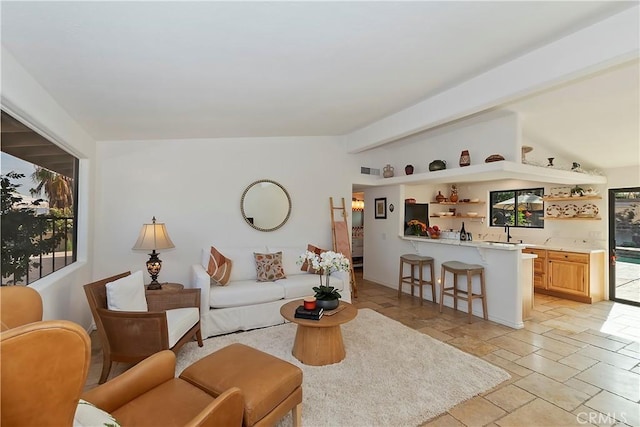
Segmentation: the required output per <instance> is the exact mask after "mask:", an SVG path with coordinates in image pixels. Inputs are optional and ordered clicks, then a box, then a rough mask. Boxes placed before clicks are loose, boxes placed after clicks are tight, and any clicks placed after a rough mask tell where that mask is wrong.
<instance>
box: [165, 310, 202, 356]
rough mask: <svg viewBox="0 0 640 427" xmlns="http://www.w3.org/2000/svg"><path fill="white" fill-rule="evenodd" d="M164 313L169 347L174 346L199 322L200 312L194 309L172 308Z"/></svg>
mask: <svg viewBox="0 0 640 427" xmlns="http://www.w3.org/2000/svg"><path fill="white" fill-rule="evenodd" d="M165 313H166V315H167V329H168V332H169V347H173V346H174V345H176V343H177V342H178V341H179V340H180V338H182V337H183V336H184V335H185V334H186V333H187V332H188V331H189V329H191V328H193V327H194V326H195V324H196V323H198V321H199V320H200V310H198V309H197V308H196V307H188V308H174V309H173V310H167V311H166V312H165Z"/></svg>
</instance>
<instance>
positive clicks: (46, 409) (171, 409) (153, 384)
mask: <svg viewBox="0 0 640 427" xmlns="http://www.w3.org/2000/svg"><path fill="white" fill-rule="evenodd" d="M0 354H1V355H2V357H1V358H0V372H1V375H0V389H2V410H1V411H0V425H3V426H16V427H19V426H42V427H47V426H51V427H57V426H71V425H83V422H82V421H83V420H82V419H81V417H80V416H79V414H78V413H77V412H76V410H77V409H78V408H79V407H80V406H85V407H86V406H87V405H86V404H80V405H79V404H78V403H79V399H80V398H82V399H84V400H86V401H88V402H90V403H92V404H94V405H95V406H96V407H97V408H99V409H100V410H102V411H106V412H107V414H104V413H102V412H101V411H99V410H95V408H93V409H92V417H91V420H87V419H86V418H85V419H84V421H86V422H89V423H90V425H113V423H112V422H111V417H110V416H109V415H111V416H113V417H114V418H115V419H116V421H118V422H119V423H120V425H123V426H147V425H148V426H180V427H182V426H188V427H196V426H203V427H204V426H212V427H213V426H230V427H233V426H236V427H240V426H241V425H242V417H243V410H244V399H243V396H242V393H241V392H240V389H238V388H230V389H228V390H226V391H224V392H223V393H222V394H220V395H219V396H217V397H215V396H212V395H210V394H208V393H206V392H205V391H203V390H201V389H200V388H198V387H196V386H194V385H192V384H191V383H189V382H187V381H185V380H182V379H180V378H175V354H174V353H172V352H171V351H166V350H165V351H162V352H160V353H158V354H155V355H153V356H151V357H149V358H148V359H146V360H144V361H142V362H141V363H139V364H138V365H136V366H134V367H133V368H131V369H129V370H128V371H127V372H125V373H123V374H122V375H120V376H118V377H117V378H114V379H112V380H111V381H108V382H107V383H106V384H103V385H101V386H98V387H97V388H94V389H93V390H90V391H88V392H86V393H85V394H84V395H83V394H82V389H83V387H84V385H85V382H86V378H87V373H88V371H89V366H90V361H91V341H90V339H89V335H88V334H87V332H86V331H85V330H84V329H83V328H82V327H80V325H77V324H75V323H73V322H69V321H66V320H54V321H46V322H35V323H29V324H27V325H23V326H18V327H16V328H12V329H10V330H7V331H4V332H2V333H0ZM78 412H80V411H78ZM96 412H98V414H96ZM96 415H97V416H101V417H102V419H103V420H104V419H105V418H107V419H108V420H109V421H106V420H105V421H102V422H100V423H98V424H96V421H95V418H94V417H96ZM104 422H106V424H103V423H104ZM84 425H87V424H86V423H85V424H84Z"/></svg>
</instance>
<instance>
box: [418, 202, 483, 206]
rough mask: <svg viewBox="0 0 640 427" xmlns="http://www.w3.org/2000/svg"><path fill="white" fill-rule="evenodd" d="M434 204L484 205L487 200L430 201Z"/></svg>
mask: <svg viewBox="0 0 640 427" xmlns="http://www.w3.org/2000/svg"><path fill="white" fill-rule="evenodd" d="M429 203H430V204H432V205H484V203H485V202H429Z"/></svg>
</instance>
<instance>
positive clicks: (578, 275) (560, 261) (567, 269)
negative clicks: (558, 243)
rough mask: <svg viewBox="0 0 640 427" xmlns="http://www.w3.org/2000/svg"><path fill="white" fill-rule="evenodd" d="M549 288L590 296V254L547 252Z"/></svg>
mask: <svg viewBox="0 0 640 427" xmlns="http://www.w3.org/2000/svg"><path fill="white" fill-rule="evenodd" d="M547 260H548V261H547V262H548V264H547V273H548V278H549V280H548V282H547V289H550V290H555V291H560V292H566V293H569V294H572V295H581V296H586V297H588V296H589V292H588V288H589V255H588V254H578V253H574V252H558V251H548V252H547Z"/></svg>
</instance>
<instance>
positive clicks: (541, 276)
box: [533, 258, 547, 289]
mask: <svg viewBox="0 0 640 427" xmlns="http://www.w3.org/2000/svg"><path fill="white" fill-rule="evenodd" d="M545 266H546V260H544V259H540V258H536V259H534V260H533V287H534V288H538V289H547V275H546V269H545Z"/></svg>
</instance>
